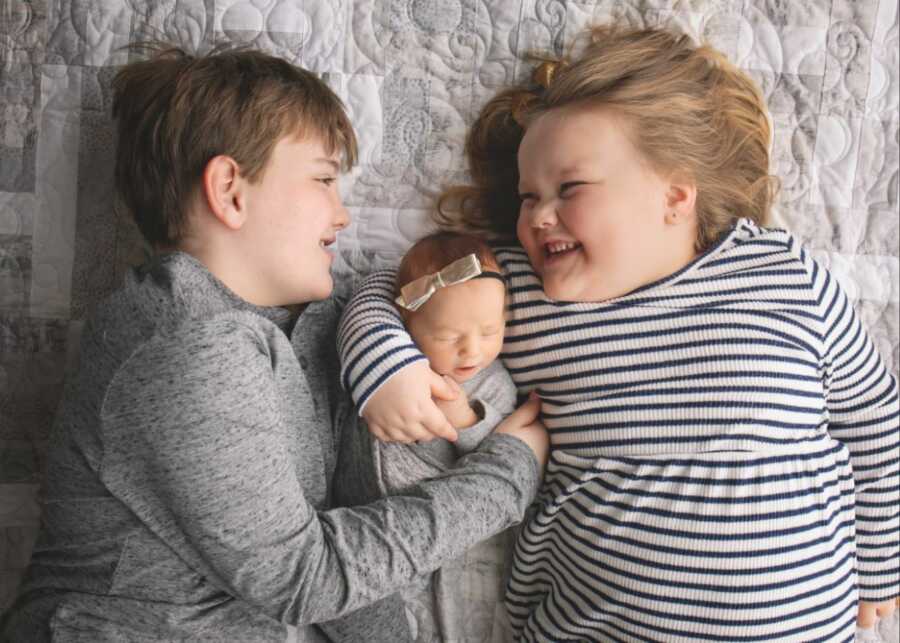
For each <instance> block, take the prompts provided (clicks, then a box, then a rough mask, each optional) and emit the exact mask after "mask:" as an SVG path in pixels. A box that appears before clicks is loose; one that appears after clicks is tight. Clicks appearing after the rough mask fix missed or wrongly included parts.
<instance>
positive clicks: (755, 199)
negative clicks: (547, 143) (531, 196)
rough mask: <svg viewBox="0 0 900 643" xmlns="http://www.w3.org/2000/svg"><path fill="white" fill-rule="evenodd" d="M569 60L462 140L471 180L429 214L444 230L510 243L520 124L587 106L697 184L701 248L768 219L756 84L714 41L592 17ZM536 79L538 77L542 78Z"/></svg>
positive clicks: (542, 70) (764, 122)
mask: <svg viewBox="0 0 900 643" xmlns="http://www.w3.org/2000/svg"><path fill="white" fill-rule="evenodd" d="M587 35H588V44H587V45H586V47H585V49H584V51H583V52H582V53H581V54H580V55H579V56H578V57H577V58H576V59H574V60H572V61H571V62H570V61H565V60H555V61H552V63H551V64H550V68H549V71H550V72H551V73H547V72H548V64H547V61H548V60H551V59H548V58H547V57H541V58H540V60H542V61H544V62H543V64H542V65H541V66H540V67H538V70H537V71H538V73H536V75H535V82H532V83H529V84H525V85H519V86H515V87H511V88H509V89H506V90H504V91H502V92H500V93H499V94H498V95H497V96H495V97H494V98H493V99H492V100H491V101H489V102H488V103H487V105H485V107H484V108H483V109H482V110H481V112H480V114H479V116H478V118H477V119H476V121H475V123H474V124H473V126H472V128H471V130H470V131H469V134H468V137H467V140H466V156H467V158H468V163H469V171H470V173H471V176H472V185H467V186H455V187H451V188H449V189H447V190H445V191H444V193H443V194H442V195H441V197H440V199H439V201H438V209H437V214H436V218H437V221H438V223H439V224H440V225H441V226H442V227H444V228H449V229H456V230H464V231H468V232H472V233H477V234H480V235H482V236H485V237H487V238H490V239H495V240H503V241H509V240H512V239H515V236H516V220H517V218H518V213H519V198H518V181H519V173H518V169H517V161H516V154H517V152H518V148H519V143H520V142H521V140H522V136H523V135H524V132H525V127H527V125H528V123H529V122H531V121H533V120H534V119H535V118H537V117H539V116H540V115H541V114H544V113H546V112H547V111H549V110H552V109H556V108H559V107H563V106H567V105H574V104H588V105H596V106H597V107H599V108H603V109H608V110H614V111H615V112H617V113H619V114H621V115H623V116H624V117H625V118H626V119H627V122H628V123H629V125H630V127H628V135H629V138H630V140H631V142H632V144H633V145H634V146H635V148H636V149H637V150H638V152H639V153H640V154H641V155H642V156H643V157H644V159H645V160H646V161H647V162H648V163H649V164H650V165H651V167H653V169H654V170H655V171H656V172H657V173H659V174H660V175H661V176H667V175H670V174H671V173H672V172H675V171H678V172H680V173H683V174H687V175H688V176H689V177H690V178H691V179H692V180H693V181H694V183H695V184H696V186H697V202H696V209H697V219H698V234H697V240H696V246H697V250H698V251H703V250H705V249H707V248H708V247H709V246H710V245H711V244H712V243H713V242H714V241H715V240H716V239H718V238H719V236H720V235H721V234H722V233H723V232H725V231H726V230H728V229H730V228H731V227H732V225H733V224H734V222H735V220H737V219H738V218H741V217H747V218H749V219H751V220H753V221H755V222H757V223H759V224H761V225H765V224H766V223H767V222H768V219H769V214H770V210H771V206H772V202H773V200H774V198H775V195H776V193H777V191H778V180H777V179H776V178H775V177H774V176H771V175H770V174H769V142H770V140H771V125H770V121H769V118H768V115H767V111H766V105H765V100H764V98H763V96H762V93H761V92H760V90H759V88H758V87H757V86H756V84H755V83H754V82H753V80H751V79H750V78H749V77H748V76H747V75H746V74H745V73H744V72H742V71H740V70H739V69H737V68H736V67H735V66H734V65H732V64H731V63H730V62H729V61H728V60H727V59H726V58H725V56H724V55H723V54H721V53H720V52H719V51H717V50H715V49H713V48H712V47H709V46H706V45H703V46H696V45H695V44H694V43H693V42H692V41H691V39H690V38H689V37H688V36H686V35H680V34H676V33H672V32H670V31H667V30H664V29H635V28H627V27H619V26H615V25H602V26H596V27H593V28H591V29H590V30H589V32H588V34H587ZM542 85H546V87H543V86H542Z"/></svg>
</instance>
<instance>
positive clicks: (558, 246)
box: [547, 242, 578, 254]
mask: <svg viewBox="0 0 900 643" xmlns="http://www.w3.org/2000/svg"><path fill="white" fill-rule="evenodd" d="M576 245H578V244H576V243H571V242H566V243H562V242H560V243H548V244H547V251H548V252H549V253H550V254H555V253H557V252H564V251H566V250H571V249H572V248H574V247H575V246H576Z"/></svg>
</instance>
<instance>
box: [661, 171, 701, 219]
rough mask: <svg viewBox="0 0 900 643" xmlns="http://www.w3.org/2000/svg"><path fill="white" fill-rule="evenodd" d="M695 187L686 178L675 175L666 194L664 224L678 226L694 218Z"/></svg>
mask: <svg viewBox="0 0 900 643" xmlns="http://www.w3.org/2000/svg"><path fill="white" fill-rule="evenodd" d="M696 206H697V185H696V184H695V183H694V182H693V181H691V180H690V179H689V178H688V177H685V176H680V175H675V176H673V177H672V178H671V179H670V182H669V189H668V191H667V192H666V214H665V218H666V223H667V224H669V225H678V224H682V223H686V222H689V221H693V220H694V219H695V218H696V213H697V210H696Z"/></svg>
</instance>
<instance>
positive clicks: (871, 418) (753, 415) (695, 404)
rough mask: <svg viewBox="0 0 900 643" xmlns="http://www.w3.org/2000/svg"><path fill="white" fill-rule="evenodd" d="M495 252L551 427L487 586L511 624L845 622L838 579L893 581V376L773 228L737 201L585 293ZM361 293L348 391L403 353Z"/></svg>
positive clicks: (625, 633) (536, 635)
mask: <svg viewBox="0 0 900 643" xmlns="http://www.w3.org/2000/svg"><path fill="white" fill-rule="evenodd" d="M497 256H498V258H499V259H500V261H501V264H502V266H503V268H504V270H505V272H506V275H507V278H508V280H509V296H510V301H509V308H510V321H509V323H508V326H507V333H506V343H505V345H504V350H503V358H504V362H505V364H506V366H507V368H508V370H509V371H510V374H511V375H512V377H513V379H514V381H515V382H516V385H517V386H518V388H519V392H520V393H524V392H527V391H530V390H532V389H537V390H538V392H539V393H540V395H541V398H542V399H543V412H542V417H543V420H544V422H545V424H546V425H547V428H548V429H549V431H550V434H551V443H552V451H551V459H550V463H549V465H548V468H547V471H546V474H545V481H544V487H543V489H542V492H541V495H540V498H539V500H540V507H539V510H538V512H537V514H536V515H535V517H534V518H533V519H532V520H531V521H530V522H529V523H528V524H527V525H526V527H525V529H524V531H523V533H522V536H521V537H520V538H519V540H518V543H517V546H516V552H515V560H514V567H513V575H512V578H511V581H510V585H509V587H508V592H507V605H508V609H509V611H510V615H511V618H512V621H513V625H514V627H515V628H516V630H517V631H518V632H519V633H521V635H522V637H523V638H524V639H525V640H535V641H547V640H553V641H560V640H572V639H575V640H598V641H618V640H621V641H634V640H657V641H667V642H668V641H704V640H709V641H776V640H777V641H813V640H824V641H841V640H852V639H853V636H854V632H855V617H856V601H857V598H858V596H860V597H862V598H863V599H865V600H872V601H876V600H883V599H886V598H888V597H893V596H897V595H898V593H900V573H898V560H900V559H898V556H900V554H898V540H900V500H898V486H900V482H898V460H900V451H898V445H900V411H898V395H897V383H896V381H895V379H894V378H893V377H892V376H891V374H890V373H889V372H888V371H887V370H886V368H885V366H884V364H883V362H882V361H881V359H880V357H879V355H878V352H877V350H876V349H875V347H874V345H873V344H872V342H871V341H870V339H869V338H868V336H867V334H866V332H865V330H864V329H863V328H862V326H861V325H860V323H859V320H858V318H857V316H856V315H855V313H854V311H853V308H852V306H851V304H850V302H849V301H848V299H847V297H846V295H845V294H844V292H843V291H842V290H841V288H840V287H839V285H838V283H837V282H836V281H835V280H834V278H832V277H831V276H830V275H829V273H828V272H827V271H826V270H825V269H823V268H822V267H821V266H819V265H818V264H817V263H816V262H815V261H813V260H812V259H811V257H810V256H809V255H808V254H807V253H806V252H805V251H804V250H803V249H802V248H800V247H799V245H798V244H797V242H796V240H795V239H793V238H792V237H791V236H790V235H789V234H788V233H786V232H783V231H775V230H765V229H760V228H758V227H756V226H755V225H753V224H752V223H751V222H749V221H746V220H741V221H740V222H739V223H738V225H737V226H736V227H735V229H734V230H732V232H731V233H730V234H729V235H727V236H726V237H725V238H723V239H722V240H721V241H720V243H719V244H718V245H717V246H716V247H715V248H713V249H712V250H710V251H709V252H707V253H706V254H704V255H703V256H701V257H699V258H698V259H697V260H695V261H694V262H693V263H692V264H691V265H689V266H688V267H686V268H685V269H683V270H681V271H679V272H678V273H676V274H674V275H671V276H670V277H668V278H666V279H663V280H661V281H659V282H656V283H653V284H650V285H647V286H644V287H642V288H640V289H638V290H636V291H633V292H631V293H629V294H627V295H625V296H623V297H620V298H617V299H615V300H611V301H606V302H602V303H561V302H555V301H552V300H549V299H548V298H547V297H546V295H545V294H544V292H543V290H542V287H541V283H540V280H539V278H538V277H537V276H536V275H535V274H534V272H533V270H532V268H531V266H530V264H529V262H528V258H527V256H526V255H525V253H524V252H523V251H522V250H521V249H518V248H503V249H498V250H497ZM373 294H374V290H371V289H370V290H369V292H368V293H364V295H363V297H361V298H360V299H358V300H357V302H355V303H354V304H353V305H354V306H357V305H359V306H360V308H361V309H362V310H359V311H358V312H355V313H354V315H355V316H358V317H359V318H360V319H361V320H364V323H365V324H367V325H368V326H369V327H370V328H371V327H374V326H375V325H377V324H381V325H382V326H383V327H385V330H383V331H381V332H380V333H378V334H376V335H373V336H370V337H368V338H367V342H366V343H369V344H372V343H374V344H376V345H378V346H380V348H379V349H378V350H380V351H383V352H384V353H386V354H387V357H386V358H378V357H376V356H375V355H373V354H372V353H371V352H370V353H368V354H367V355H366V357H365V359H363V358H360V356H359V353H358V352H357V351H356V350H354V349H355V348H357V346H353V345H350V344H349V343H345V344H344V345H343V346H342V348H343V356H342V357H343V359H344V364H345V365H347V366H351V367H352V368H351V369H350V370H347V369H346V368H345V373H344V378H345V382H346V383H348V384H350V386H351V390H352V391H353V392H354V395H356V396H357V397H359V396H360V395H361V394H363V393H367V394H369V395H370V394H371V392H372V391H373V390H375V389H376V388H377V384H375V383H374V382H373V381H371V380H367V379H366V377H367V376H366V375H364V373H367V374H372V373H381V374H383V373H386V372H389V371H390V370H391V368H393V367H396V365H397V364H399V363H401V362H402V361H403V360H409V359H411V358H412V354H411V351H410V349H409V348H406V347H404V338H403V336H402V335H399V334H397V333H396V329H395V328H394V324H393V322H389V321H388V316H387V314H386V307H384V306H383V305H382V304H380V303H375V300H374V299H373V298H372V295H373ZM378 310H381V312H380V313H378V312H377V311H378ZM385 338H387V339H385ZM406 341H408V338H406ZM355 358H356V359H355ZM369 361H373V362H374V363H375V366H372V365H371V364H366V365H365V366H363V365H362V364H363V363H365V362H369ZM366 369H368V370H366ZM363 383H365V385H364V384H363ZM359 401H360V400H359V399H358V402H359ZM362 401H363V402H364V401H365V400H362Z"/></svg>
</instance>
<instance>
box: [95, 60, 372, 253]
mask: <svg viewBox="0 0 900 643" xmlns="http://www.w3.org/2000/svg"><path fill="white" fill-rule="evenodd" d="M134 48H135V49H138V50H142V51H149V52H150V54H151V55H150V57H149V59H147V60H142V61H139V62H134V63H130V64H128V65H126V66H125V67H124V68H122V69H121V70H120V71H119V72H118V73H117V74H116V76H115V78H114V79H113V117H114V118H115V119H116V120H117V135H118V144H117V149H116V168H115V185H116V195H117V199H118V202H119V206H120V207H122V208H124V209H125V210H127V211H128V212H129V213H130V214H131V216H132V217H133V218H134V220H135V221H136V222H137V225H138V228H139V229H140V231H141V234H143V236H144V238H145V239H146V240H147V241H148V242H149V243H150V244H151V245H153V246H155V247H166V246H169V247H171V246H174V245H175V244H176V243H177V242H178V240H179V239H180V238H181V237H182V235H183V234H184V232H185V226H186V223H187V222H186V210H187V207H186V206H187V205H188V203H189V200H190V199H191V198H192V197H193V196H194V192H195V190H196V188H197V186H198V185H199V181H200V179H201V177H202V175H203V171H204V169H205V167H206V165H207V163H208V162H209V161H210V159H212V158H213V157H215V156H218V155H220V154H224V155H227V156H230V157H232V158H233V159H234V160H235V161H236V162H237V163H238V165H239V166H240V171H241V174H242V175H243V176H244V177H246V178H247V179H249V180H250V181H255V180H257V179H258V178H260V176H261V175H262V172H263V170H264V169H265V167H266V163H267V162H268V160H269V157H270V155H271V153H272V149H273V148H274V146H275V144H276V143H277V142H278V141H279V140H280V139H281V138H283V137H284V136H286V135H289V134H296V135H298V136H308V135H312V136H318V137H321V139H322V142H323V144H324V146H325V148H326V150H327V151H328V152H329V153H332V152H335V151H339V152H340V153H341V156H342V161H343V164H344V169H345V170H346V169H349V168H350V167H352V166H353V164H354V163H355V162H356V136H355V134H354V132H353V127H352V126H351V124H350V120H349V118H348V117H347V114H346V113H345V112H344V107H343V104H342V103H341V100H340V99H339V98H338V97H337V96H336V95H335V94H334V92H332V91H331V90H330V89H329V88H328V86H327V85H326V84H325V83H323V82H322V81H321V80H319V78H317V77H316V76H315V75H313V74H312V73H310V72H308V71H306V70H304V69H301V68H299V67H296V66H294V65H292V64H290V63H288V62H287V61H285V60H282V59H280V58H276V57H274V56H270V55H268V54H264V53H262V52H259V51H254V50H250V49H217V50H213V51H212V52H210V53H208V54H205V55H196V56H195V55H192V54H189V53H187V52H185V51H184V50H183V49H180V48H179V47H175V46H172V45H167V44H164V43H150V44H143V45H136V46H135V47H134Z"/></svg>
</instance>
